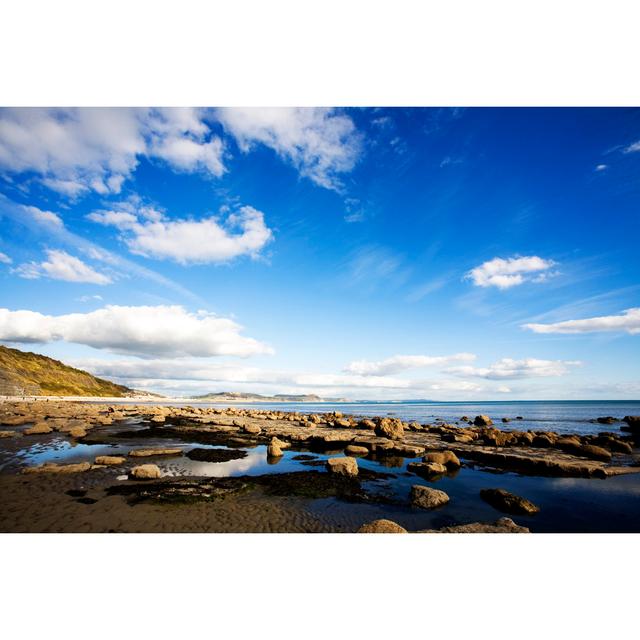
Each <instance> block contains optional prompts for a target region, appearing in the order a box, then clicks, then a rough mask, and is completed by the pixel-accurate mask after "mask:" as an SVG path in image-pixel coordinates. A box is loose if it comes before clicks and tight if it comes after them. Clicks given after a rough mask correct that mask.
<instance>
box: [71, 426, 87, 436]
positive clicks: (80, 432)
mask: <svg viewBox="0 0 640 640" xmlns="http://www.w3.org/2000/svg"><path fill="white" fill-rule="evenodd" d="M68 433H69V435H70V436H71V437H72V438H84V437H85V436H86V435H87V432H86V431H85V430H84V429H83V428H82V427H73V429H70V430H69V431H68Z"/></svg>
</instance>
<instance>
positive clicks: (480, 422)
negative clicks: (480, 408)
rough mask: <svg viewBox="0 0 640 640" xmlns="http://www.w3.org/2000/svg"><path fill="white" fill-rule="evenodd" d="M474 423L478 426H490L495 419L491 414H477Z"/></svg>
mask: <svg viewBox="0 0 640 640" xmlns="http://www.w3.org/2000/svg"><path fill="white" fill-rule="evenodd" d="M473 424H475V425H476V427H490V426H491V425H492V424H493V420H492V419H491V418H490V417H489V416H476V417H475V419H474V420H473Z"/></svg>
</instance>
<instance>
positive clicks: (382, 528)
mask: <svg viewBox="0 0 640 640" xmlns="http://www.w3.org/2000/svg"><path fill="white" fill-rule="evenodd" d="M358 533H408V531H407V530H406V529H405V528H404V527H401V526H400V525H399V524H397V523H396V522H393V520H385V519H384V518H382V519H381V520H374V521H373V522H367V523H366V524H363V525H362V526H361V527H360V528H359V529H358Z"/></svg>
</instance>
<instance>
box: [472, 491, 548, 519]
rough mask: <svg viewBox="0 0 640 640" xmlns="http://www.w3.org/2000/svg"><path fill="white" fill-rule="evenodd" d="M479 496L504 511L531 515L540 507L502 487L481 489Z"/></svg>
mask: <svg viewBox="0 0 640 640" xmlns="http://www.w3.org/2000/svg"><path fill="white" fill-rule="evenodd" d="M480 497H481V498H482V499H483V500H484V501H485V502H488V503H489V504H490V505H491V506H492V507H494V508H495V509H498V510H499V511H504V512H505V513H512V514H516V515H517V514H521V515H533V514H534V513H538V511H540V507H537V506H536V505H535V504H533V502H530V501H529V500H527V499H526V498H522V497H520V496H517V495H515V494H514V493H509V492H508V491H505V490H504V489H482V491H480Z"/></svg>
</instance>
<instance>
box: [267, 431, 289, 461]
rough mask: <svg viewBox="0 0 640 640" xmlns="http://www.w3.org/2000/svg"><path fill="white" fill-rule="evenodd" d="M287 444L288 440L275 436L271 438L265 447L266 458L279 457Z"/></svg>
mask: <svg viewBox="0 0 640 640" xmlns="http://www.w3.org/2000/svg"><path fill="white" fill-rule="evenodd" d="M288 446H289V443H288V442H284V441H282V440H279V439H278V438H276V437H275V436H274V437H273V438H271V441H270V442H269V446H268V447H267V458H280V457H282V455H283V453H282V450H283V449H286V448H287V447H288Z"/></svg>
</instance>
